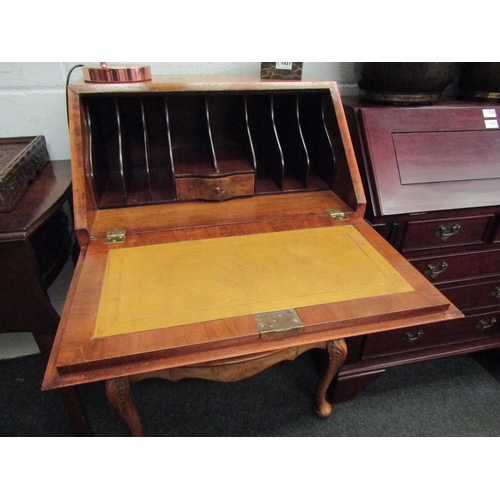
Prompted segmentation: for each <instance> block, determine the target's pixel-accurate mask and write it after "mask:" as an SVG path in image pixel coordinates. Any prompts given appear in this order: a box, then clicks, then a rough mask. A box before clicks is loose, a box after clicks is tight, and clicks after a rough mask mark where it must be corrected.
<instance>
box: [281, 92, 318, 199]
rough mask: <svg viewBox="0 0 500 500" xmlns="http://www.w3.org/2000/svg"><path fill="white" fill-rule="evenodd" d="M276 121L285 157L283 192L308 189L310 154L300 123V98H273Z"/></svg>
mask: <svg viewBox="0 0 500 500" xmlns="http://www.w3.org/2000/svg"><path fill="white" fill-rule="evenodd" d="M272 102H273V107H274V110H273V111H274V113H273V114H274V121H275V126H276V131H277V135H278V137H279V142H280V144H281V148H282V151H283V157H284V178H283V182H284V185H283V190H284V191H295V190H302V189H306V188H307V187H308V185H307V184H308V178H309V165H310V161H309V153H308V150H307V147H306V144H305V142H304V138H303V135H302V129H301V124H300V121H299V96H298V94H296V93H288V92H286V93H280V94H275V95H274V96H273V101H272Z"/></svg>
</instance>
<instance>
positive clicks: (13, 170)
mask: <svg viewBox="0 0 500 500" xmlns="http://www.w3.org/2000/svg"><path fill="white" fill-rule="evenodd" d="M48 160H49V154H48V152H47V147H46V144H45V137H43V136H41V135H39V136H35V137H10V138H2V139H0V212H10V211H11V210H12V209H13V208H14V207H15V206H16V204H17V203H18V202H19V200H20V199H21V197H22V196H23V194H24V193H25V192H26V190H27V189H28V185H29V183H30V182H31V181H32V180H33V179H34V178H35V177H36V174H37V173H38V172H40V171H41V170H42V169H43V167H44V166H45V164H46V163H47V161H48Z"/></svg>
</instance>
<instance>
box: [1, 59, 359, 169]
mask: <svg viewBox="0 0 500 500" xmlns="http://www.w3.org/2000/svg"><path fill="white" fill-rule="evenodd" d="M77 64H86V65H87V64H88V65H92V66H95V65H98V64H99V63H98V62H80V63H76V62H75V63H72V62H45V63H44V62H33V63H30V62H0V137H18V136H31V135H43V136H45V139H46V141H47V147H48V151H49V156H50V158H51V159H52V160H64V159H69V157H70V153H69V135H68V129H67V118H66V97H65V84H66V78H67V75H68V73H69V71H70V70H71V68H73V67H74V66H75V65H77ZM108 64H110V65H111V64H113V63H108ZM115 64H134V63H129V62H126V63H125V62H120V63H115ZM135 64H138V65H150V66H151V72H152V73H153V75H155V74H156V75H161V74H186V73H191V74H207V73H222V74H253V75H258V74H260V62H255V63H253V62H244V63H239V62H203V63H194V62H191V63H189V62H174V63H168V62H164V63H162V62H150V63H148V62H140V63H135ZM81 77H82V73H81V70H80V68H77V69H75V70H74V71H73V73H72V75H71V81H75V80H78V79H81ZM303 78H321V79H325V80H335V81H337V82H338V84H339V88H340V92H341V94H343V95H355V94H356V93H357V85H356V81H355V75H354V63H350V62H345V63H341V62H305V63H304V69H303Z"/></svg>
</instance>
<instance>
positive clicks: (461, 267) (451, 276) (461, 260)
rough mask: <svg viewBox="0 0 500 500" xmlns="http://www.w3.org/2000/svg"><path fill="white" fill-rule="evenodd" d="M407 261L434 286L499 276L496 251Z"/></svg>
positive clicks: (498, 258) (497, 253)
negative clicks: (467, 279) (468, 279)
mask: <svg viewBox="0 0 500 500" xmlns="http://www.w3.org/2000/svg"><path fill="white" fill-rule="evenodd" d="M408 260H409V261H410V262H411V263H412V264H413V265H414V266H415V267H416V268H417V269H418V270H419V271H420V272H421V273H422V274H423V275H424V276H426V277H427V279H429V281H431V282H432V283H434V284H439V283H446V282H450V281H455V280H462V279H466V278H478V277H481V276H485V277H486V276H495V275H498V274H500V268H499V265H498V263H499V262H500V253H499V251H498V250H493V251H486V252H473V253H462V254H446V255H438V256H433V257H425V258H422V259H408Z"/></svg>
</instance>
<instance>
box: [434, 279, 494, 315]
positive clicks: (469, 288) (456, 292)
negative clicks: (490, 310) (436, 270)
mask: <svg viewBox="0 0 500 500" xmlns="http://www.w3.org/2000/svg"><path fill="white" fill-rule="evenodd" d="M439 289H440V291H441V292H442V293H443V295H445V296H446V298H447V299H449V300H450V301H451V302H452V304H453V305H454V306H456V307H458V308H459V309H460V310H461V311H465V310H470V309H480V308H484V307H495V306H496V307H498V306H500V278H498V279H496V280H488V281H486V282H481V283H467V284H464V285H460V286H453V287H446V286H444V287H439Z"/></svg>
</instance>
